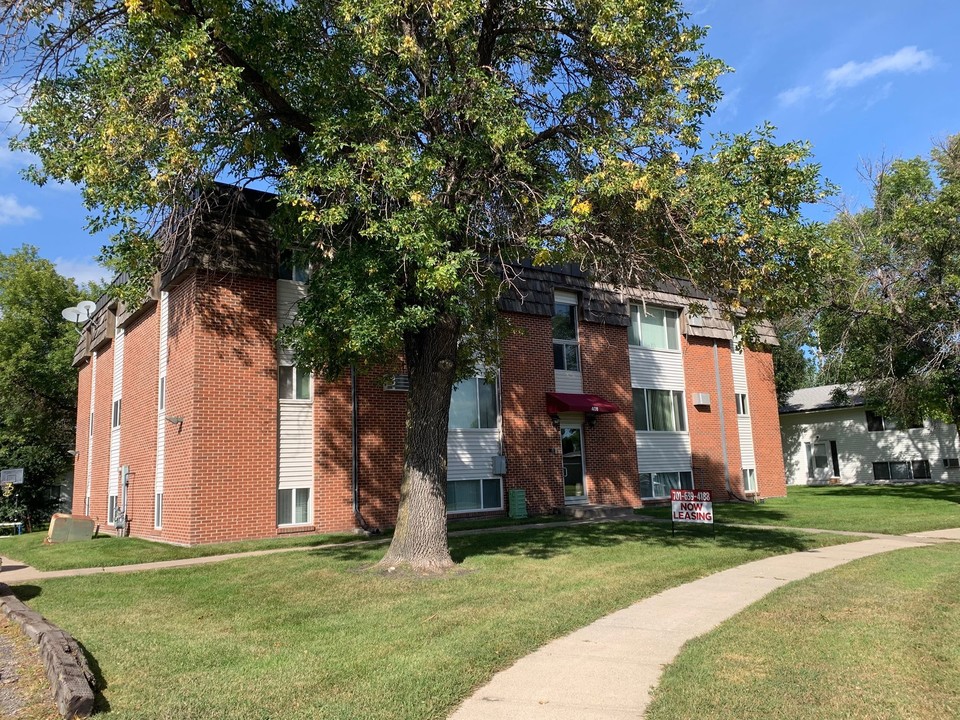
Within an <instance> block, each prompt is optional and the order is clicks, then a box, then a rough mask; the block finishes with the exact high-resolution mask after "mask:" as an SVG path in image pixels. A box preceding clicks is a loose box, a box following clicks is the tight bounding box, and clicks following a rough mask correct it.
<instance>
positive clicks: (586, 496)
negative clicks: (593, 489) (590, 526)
mask: <svg viewBox="0 0 960 720" xmlns="http://www.w3.org/2000/svg"><path fill="white" fill-rule="evenodd" d="M564 430H579V431H580V473H581V477H582V478H583V496H582V497H576V496H574V497H568V496H567V490H566V482H565V480H566V476H565V475H564V471H565V470H566V467H565V463H564V455H563V431H564ZM559 432H560V473H561V474H560V484H561V486H562V487H563V504H564V505H584V504H586V503H589V502H590V491H589V488H588V486H587V462H586V447H585V446H586V443H585V442H584V440H585V435H586V433H584V431H583V422H581V421H579V420H563V421H561V422H560V430H559Z"/></svg>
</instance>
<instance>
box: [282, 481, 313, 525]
mask: <svg viewBox="0 0 960 720" xmlns="http://www.w3.org/2000/svg"><path fill="white" fill-rule="evenodd" d="M283 490H290V491H291V494H290V510H291V513H290V516H291V517H296V514H297V490H307V491H309V492H310V496H309V498H308V499H307V519H306V520H305V521H304V522H290V523H283V524H281V523H280V518H279V515H280V492H281V491H283ZM313 496H314V491H313V484H308V485H281V486H279V487H278V488H277V516H278V517H277V527H278V528H290V527H309V526H311V525H313Z"/></svg>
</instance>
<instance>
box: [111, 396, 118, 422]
mask: <svg viewBox="0 0 960 720" xmlns="http://www.w3.org/2000/svg"><path fill="white" fill-rule="evenodd" d="M110 427H112V428H118V427H120V400H119V399H117V400H114V401H113V419H112V420H111V422H110Z"/></svg>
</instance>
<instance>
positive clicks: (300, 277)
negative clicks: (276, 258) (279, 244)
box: [279, 250, 310, 283]
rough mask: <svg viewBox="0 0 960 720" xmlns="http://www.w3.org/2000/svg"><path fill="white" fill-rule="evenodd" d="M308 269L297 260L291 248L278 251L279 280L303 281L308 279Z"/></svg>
mask: <svg viewBox="0 0 960 720" xmlns="http://www.w3.org/2000/svg"><path fill="white" fill-rule="evenodd" d="M309 276H310V271H309V269H308V267H307V266H306V265H305V264H303V263H302V262H301V261H299V260H298V259H297V258H296V257H295V256H294V252H293V251H292V250H284V251H283V252H281V253H280V272H279V277H280V279H281V280H293V281H295V282H301V283H305V282H307V280H308V279H309Z"/></svg>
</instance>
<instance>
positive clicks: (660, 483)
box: [640, 471, 693, 500]
mask: <svg viewBox="0 0 960 720" xmlns="http://www.w3.org/2000/svg"><path fill="white" fill-rule="evenodd" d="M670 490H693V473H691V472H689V471H687V472H658V473H640V497H642V498H644V499H648V500H655V499H658V498H668V497H670Z"/></svg>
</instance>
